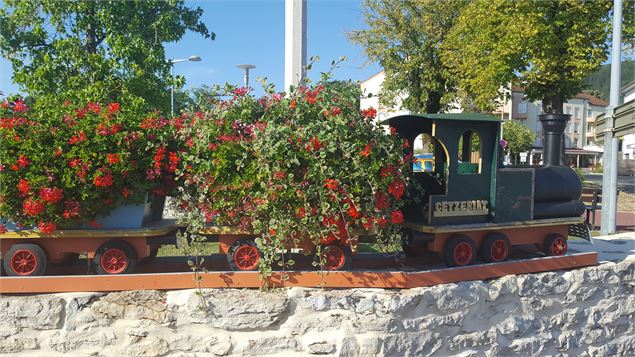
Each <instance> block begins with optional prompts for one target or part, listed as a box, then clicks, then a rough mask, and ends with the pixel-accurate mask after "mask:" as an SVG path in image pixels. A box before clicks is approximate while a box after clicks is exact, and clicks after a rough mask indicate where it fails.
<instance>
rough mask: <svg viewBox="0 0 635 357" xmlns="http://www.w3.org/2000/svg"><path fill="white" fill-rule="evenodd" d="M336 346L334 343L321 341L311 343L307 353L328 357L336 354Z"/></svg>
mask: <svg viewBox="0 0 635 357" xmlns="http://www.w3.org/2000/svg"><path fill="white" fill-rule="evenodd" d="M335 349H336V346H335V344H334V343H331V342H326V341H320V342H311V343H309V344H308V346H307V351H309V353H310V354H313V355H327V354H330V353H333V352H335Z"/></svg>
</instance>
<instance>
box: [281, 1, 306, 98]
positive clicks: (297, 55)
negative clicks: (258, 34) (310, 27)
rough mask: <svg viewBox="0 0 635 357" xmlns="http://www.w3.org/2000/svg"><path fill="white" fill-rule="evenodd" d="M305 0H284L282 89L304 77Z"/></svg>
mask: <svg viewBox="0 0 635 357" xmlns="http://www.w3.org/2000/svg"><path fill="white" fill-rule="evenodd" d="M305 67H306V0H285V6H284V89H285V91H287V92H289V88H290V87H291V86H297V85H298V83H300V81H301V80H302V79H303V78H304V77H305V75H306V73H305Z"/></svg>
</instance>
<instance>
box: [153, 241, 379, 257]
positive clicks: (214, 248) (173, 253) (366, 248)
mask: <svg viewBox="0 0 635 357" xmlns="http://www.w3.org/2000/svg"><path fill="white" fill-rule="evenodd" d="M219 246H220V244H219V243H218V242H209V243H204V244H203V251H202V254H201V255H204V256H205V255H210V254H217V253H219V252H220V247H219ZM359 251H360V252H362V253H377V252H381V249H380V248H379V246H378V245H376V244H371V243H360V244H359ZM184 255H185V254H184V252H183V250H182V249H179V248H177V247H176V246H174V245H164V246H162V247H161V248H160V249H159V253H158V254H157V256H158V257H181V256H184Z"/></svg>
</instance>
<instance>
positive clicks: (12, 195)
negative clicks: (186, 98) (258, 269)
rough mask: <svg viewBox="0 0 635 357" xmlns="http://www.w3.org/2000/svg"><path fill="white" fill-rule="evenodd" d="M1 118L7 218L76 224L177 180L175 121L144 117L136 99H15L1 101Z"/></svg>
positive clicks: (51, 225)
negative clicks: (39, 103) (40, 103)
mask: <svg viewBox="0 0 635 357" xmlns="http://www.w3.org/2000/svg"><path fill="white" fill-rule="evenodd" d="M0 118H1V119H0V133H1V135H2V137H1V140H2V150H1V151H0V171H1V172H0V175H1V181H2V187H1V188H0V217H3V218H4V219H9V220H11V221H13V222H15V223H16V224H17V225H18V226H19V227H32V226H37V227H39V229H40V230H41V231H43V232H45V233H52V232H53V231H54V230H55V229H56V228H57V227H61V228H64V227H77V226H79V225H82V224H85V223H88V222H92V221H93V220H94V219H95V217H97V216H98V215H100V214H107V213H108V212H109V211H110V210H112V209H113V208H114V207H116V206H119V205H122V204H128V203H140V202H143V201H144V200H145V198H146V196H147V194H148V192H153V193H154V194H156V195H165V194H166V191H167V190H170V189H171V188H172V187H173V186H174V171H175V169H176V165H177V164H178V161H179V157H178V154H177V153H176V150H175V149H174V148H173V146H174V142H170V141H169V140H167V136H166V133H167V132H168V131H169V130H171V129H170V127H171V124H170V122H169V121H168V120H166V119H163V118H160V117H158V116H156V114H151V115H150V116H147V117H144V115H143V113H142V112H141V109H140V108H139V107H138V106H136V105H135V104H134V103H131V104H130V105H129V106H125V105H121V104H119V103H114V102H113V103H108V104H103V105H102V104H99V103H96V102H89V103H87V104H86V105H81V106H78V105H75V104H73V103H69V102H65V103H63V104H59V105H50V103H49V104H47V105H46V107H39V108H38V107H34V108H33V109H30V108H28V107H27V106H26V105H25V104H24V102H23V101H22V99H20V98H14V99H13V100H5V101H4V102H3V103H2V108H1V109H0ZM159 142H162V143H164V144H163V145H157V144H159ZM168 146H170V147H168ZM93 226H94V222H93ZM0 229H3V230H4V229H5V228H4V227H3V226H2V227H0Z"/></svg>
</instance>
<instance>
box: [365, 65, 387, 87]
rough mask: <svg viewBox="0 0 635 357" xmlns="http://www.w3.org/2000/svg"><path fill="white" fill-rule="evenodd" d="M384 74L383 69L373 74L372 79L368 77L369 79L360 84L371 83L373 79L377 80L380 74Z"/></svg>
mask: <svg viewBox="0 0 635 357" xmlns="http://www.w3.org/2000/svg"><path fill="white" fill-rule="evenodd" d="M383 73H384V70H383V69H382V70H381V71H379V72H377V73H375V74H373V75H372V76H370V77H368V78H366V79H364V80H363V81H360V84H362V83H366V82H368V81H370V80H371V79H373V78H375V77H377V76H379V75H380V74H383Z"/></svg>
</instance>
